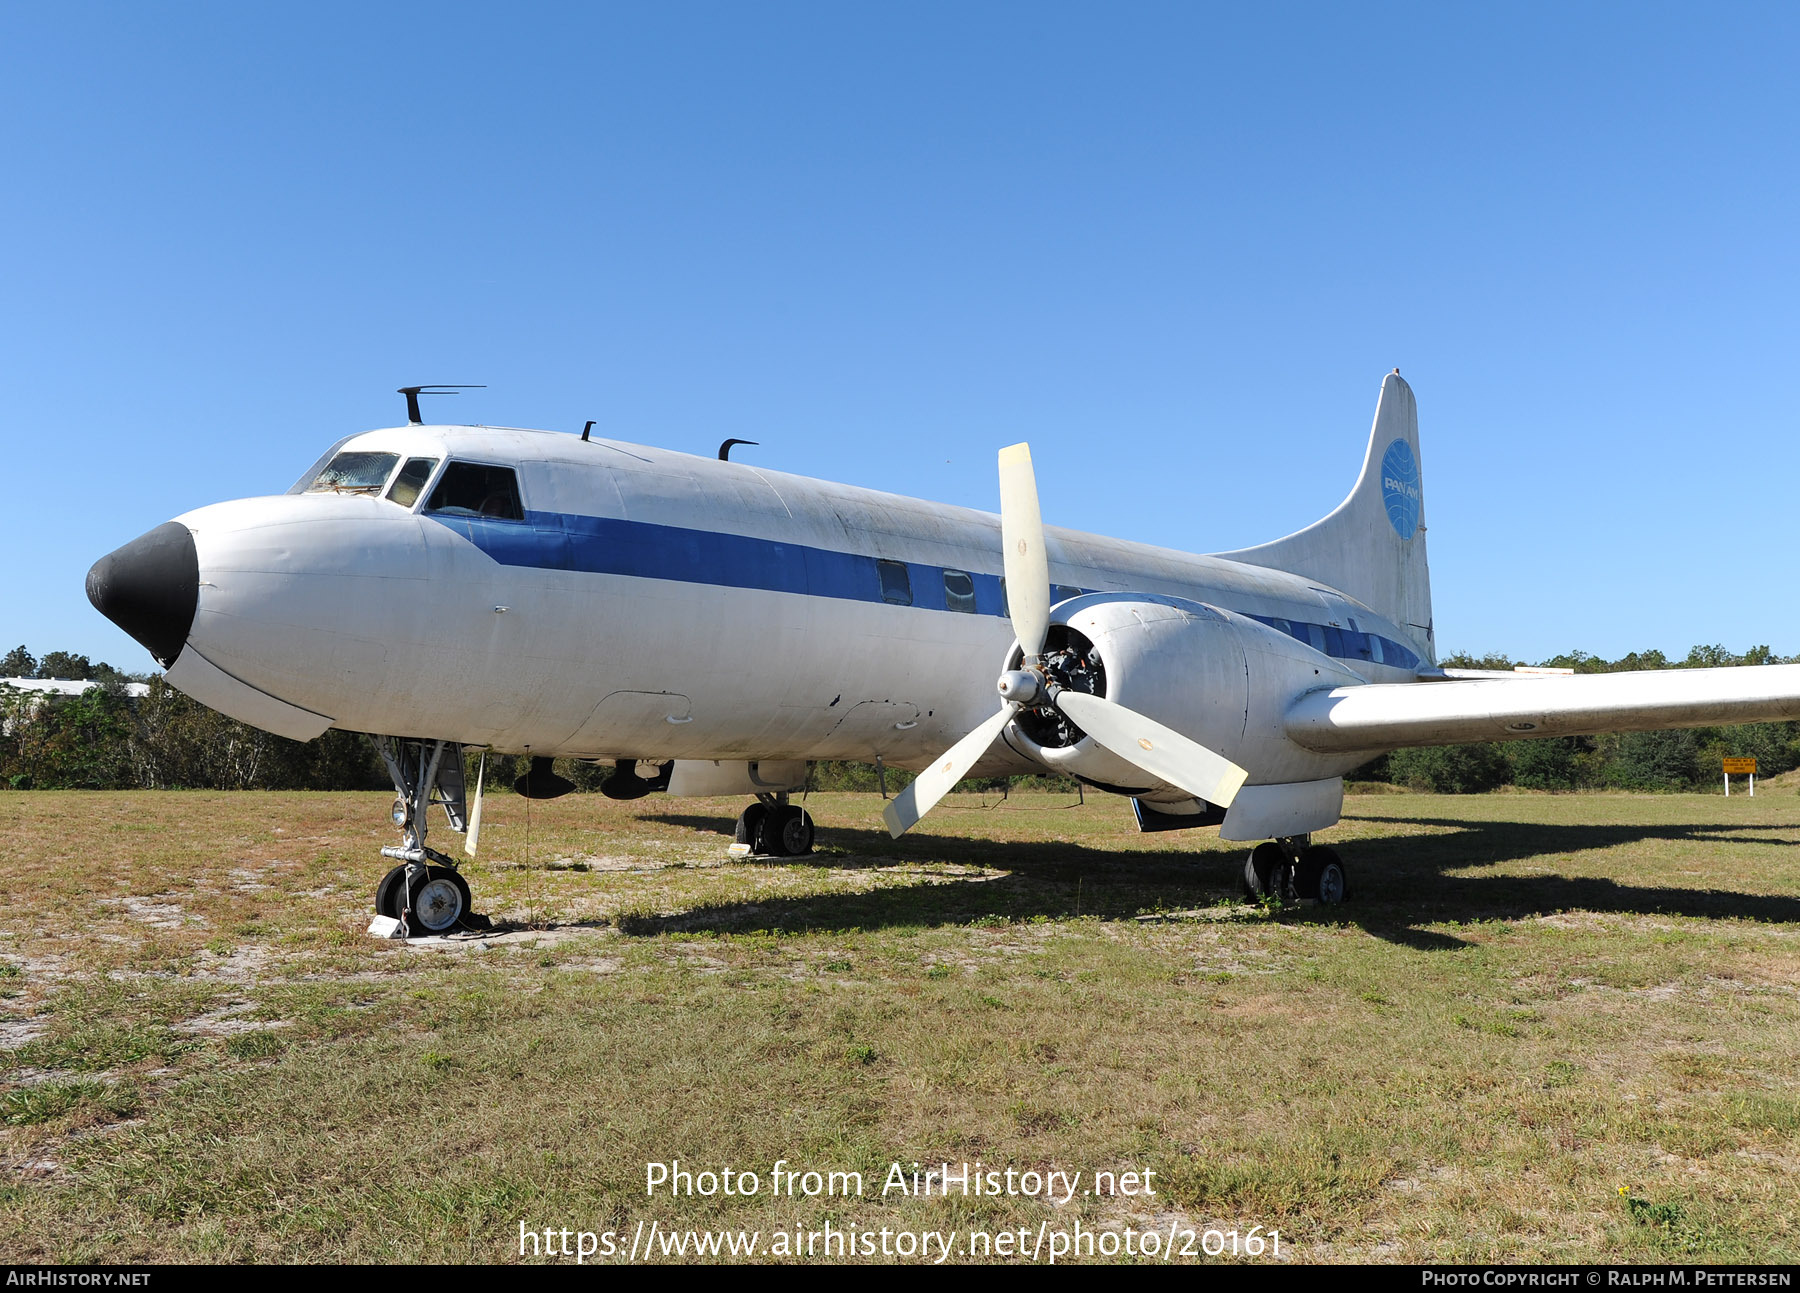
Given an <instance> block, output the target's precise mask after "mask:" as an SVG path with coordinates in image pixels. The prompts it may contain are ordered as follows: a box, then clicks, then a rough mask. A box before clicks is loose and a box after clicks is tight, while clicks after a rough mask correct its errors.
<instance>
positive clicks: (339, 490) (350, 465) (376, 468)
mask: <svg viewBox="0 0 1800 1293" xmlns="http://www.w3.org/2000/svg"><path fill="white" fill-rule="evenodd" d="M399 461H400V455H399V454H397V453H369V452H367V451H366V450H361V449H353V450H351V451H349V452H348V453H340V454H336V455H334V456H333V457H332V459H331V461H330V462H329V463H327V464H326V465H325V470H323V471H321V472H320V473H319V474H318V475H317V476H315V477H313V483H312V484H310V485H308V486H307V487H306V492H307V493H308V494H379V493H380V492H381V487H382V486H383V485H385V484H387V478H388V473H389V472H391V471H393V470H394V464H395V463H397V462H399Z"/></svg>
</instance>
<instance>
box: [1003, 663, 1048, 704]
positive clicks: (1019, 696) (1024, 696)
mask: <svg viewBox="0 0 1800 1293" xmlns="http://www.w3.org/2000/svg"><path fill="white" fill-rule="evenodd" d="M995 685H996V686H997V687H998V688H999V691H1000V695H1001V696H1002V697H1003V698H1005V699H1006V700H1010V701H1011V702H1012V703H1013V704H1015V705H1035V704H1036V703H1037V701H1038V698H1039V697H1040V696H1042V695H1043V694H1044V680H1043V678H1042V676H1040V675H1039V674H1037V673H1034V672H1033V671H1032V670H1030V669H1008V670H1007V671H1006V672H1005V673H1003V674H1001V675H1000V681H999V682H998V683H996V684H995Z"/></svg>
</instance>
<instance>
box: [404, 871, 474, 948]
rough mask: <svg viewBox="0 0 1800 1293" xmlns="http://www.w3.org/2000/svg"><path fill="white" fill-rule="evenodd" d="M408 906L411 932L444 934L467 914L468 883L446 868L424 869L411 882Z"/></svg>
mask: <svg viewBox="0 0 1800 1293" xmlns="http://www.w3.org/2000/svg"><path fill="white" fill-rule="evenodd" d="M407 905H408V906H410V907H411V908H412V919H411V921H410V922H409V925H410V932H412V933H415V934H446V933H448V932H449V931H451V930H452V929H455V928H456V924H457V922H458V921H460V920H461V919H462V918H463V917H464V916H466V915H467V914H468V912H469V882H468V881H467V880H464V879H463V878H462V877H461V876H460V875H458V874H457V873H456V872H454V871H452V870H451V869H450V868H449V867H443V866H434V867H426V868H425V874H424V875H422V876H420V877H419V878H418V879H416V880H414V881H413V887H412V894H411V896H410V901H409V903H408V904H407Z"/></svg>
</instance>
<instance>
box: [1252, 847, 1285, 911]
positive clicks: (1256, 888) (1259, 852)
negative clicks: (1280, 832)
mask: <svg viewBox="0 0 1800 1293" xmlns="http://www.w3.org/2000/svg"><path fill="white" fill-rule="evenodd" d="M1292 890H1293V880H1292V879H1291V872H1290V868H1289V866H1288V859H1287V854H1286V853H1283V852H1282V851H1281V845H1279V844H1277V843H1275V841H1273V840H1264V841H1263V842H1262V843H1261V844H1258V845H1257V846H1256V847H1255V848H1253V849H1251V850H1250V856H1249V857H1248V858H1246V859H1245V860H1244V893H1245V894H1246V895H1247V896H1248V897H1249V899H1250V901H1251V902H1261V901H1262V900H1263V899H1264V898H1283V899H1286V898H1289V897H1291V896H1292Z"/></svg>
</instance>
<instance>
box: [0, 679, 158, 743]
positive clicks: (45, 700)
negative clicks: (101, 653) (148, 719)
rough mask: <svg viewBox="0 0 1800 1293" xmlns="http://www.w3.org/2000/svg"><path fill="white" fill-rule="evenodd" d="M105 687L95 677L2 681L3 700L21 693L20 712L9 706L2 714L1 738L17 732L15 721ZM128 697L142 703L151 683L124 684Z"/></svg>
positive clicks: (0, 698)
mask: <svg viewBox="0 0 1800 1293" xmlns="http://www.w3.org/2000/svg"><path fill="white" fill-rule="evenodd" d="M104 685H105V684H103V683H101V682H99V681H97V680H95V679H93V678H0V701H4V700H5V699H6V698H7V696H8V695H10V694H11V692H9V690H8V689H9V688H10V689H11V691H16V692H18V693H20V700H19V702H18V703H19V706H20V709H19V710H13V709H12V707H11V706H7V708H6V710H5V711H0V736H9V735H11V734H12V730H13V719H14V718H15V717H25V716H29V715H31V714H35V713H37V711H38V707H39V706H40V705H54V704H59V703H61V702H62V701H65V700H67V699H69V698H70V697H71V696H79V695H81V694H82V693H83V692H85V691H88V690H90V689H91V688H94V687H100V686H104ZM124 686H125V694H126V696H128V697H130V698H131V699H132V700H140V699H142V698H143V697H145V696H148V695H149V694H150V684H149V683H147V682H128V683H126V684H124Z"/></svg>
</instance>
